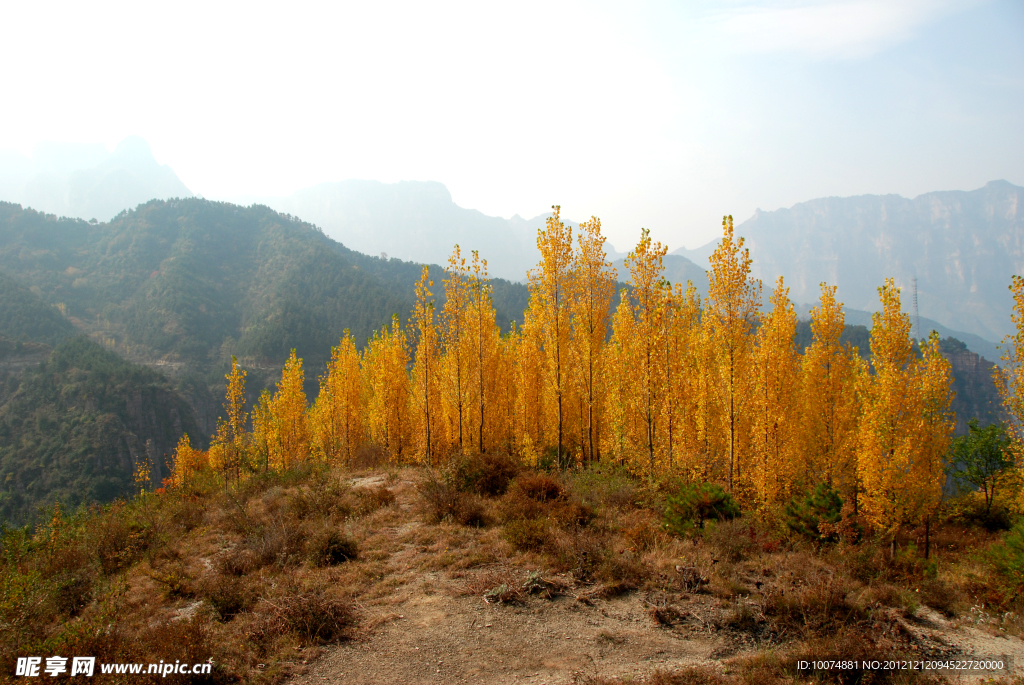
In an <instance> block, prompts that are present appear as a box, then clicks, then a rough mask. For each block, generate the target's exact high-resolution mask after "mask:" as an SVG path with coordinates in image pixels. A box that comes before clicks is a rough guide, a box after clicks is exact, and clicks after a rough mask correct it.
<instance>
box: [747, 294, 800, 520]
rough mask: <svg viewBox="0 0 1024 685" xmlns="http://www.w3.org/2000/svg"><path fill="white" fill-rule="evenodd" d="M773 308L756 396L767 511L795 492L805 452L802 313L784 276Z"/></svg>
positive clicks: (759, 498) (761, 490) (761, 338)
mask: <svg viewBox="0 0 1024 685" xmlns="http://www.w3.org/2000/svg"><path fill="white" fill-rule="evenodd" d="M771 301H772V310H771V311H770V312H769V313H768V315H767V316H766V317H765V319H764V321H763V322H762V323H761V327H760V328H759V329H758V330H757V334H756V344H755V348H754V355H753V357H754V358H753V367H754V368H753V373H752V376H753V383H752V385H753V392H752V397H751V400H750V409H751V438H750V452H751V460H750V461H751V463H750V473H751V476H752V481H753V489H754V500H755V502H756V503H757V506H758V507H759V508H760V509H761V510H762V511H770V510H773V509H776V508H778V507H779V506H780V505H782V504H784V503H785V502H786V501H787V500H789V499H790V498H791V497H792V496H793V494H794V488H795V486H796V484H797V482H798V473H799V471H800V462H801V460H802V457H803V455H802V450H801V447H802V446H801V444H800V439H799V438H800V413H799V410H798V408H799V404H798V397H799V395H798V393H799V369H800V361H799V358H798V356H797V352H796V346H795V345H794V344H793V339H794V338H795V336H796V312H794V311H793V303H792V302H790V301H789V288H786V287H785V286H784V285H783V282H782V277H781V276H780V277H779V280H778V281H777V282H776V284H775V290H774V292H773V294H772V299H771Z"/></svg>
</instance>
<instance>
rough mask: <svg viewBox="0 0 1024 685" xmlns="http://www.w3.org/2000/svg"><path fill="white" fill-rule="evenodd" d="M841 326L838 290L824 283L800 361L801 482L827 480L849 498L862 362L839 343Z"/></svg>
mask: <svg viewBox="0 0 1024 685" xmlns="http://www.w3.org/2000/svg"><path fill="white" fill-rule="evenodd" d="M844 325H845V314H844V313H843V304H842V303H841V302H836V287H835V286H829V285H826V284H825V283H822V284H821V301H820V304H819V305H818V306H816V307H814V308H813V309H811V333H812V334H813V336H814V340H813V342H812V343H811V345H810V346H809V347H808V348H807V349H806V350H805V351H804V357H803V361H802V365H803V382H802V384H801V389H800V391H801V393H802V399H803V405H804V406H803V424H804V430H803V433H804V443H803V444H804V450H805V455H806V457H807V463H806V468H807V473H806V476H805V479H806V480H808V481H809V482H825V483H827V484H828V485H830V486H833V487H835V488H836V489H837V490H838V491H839V492H840V493H842V494H843V496H844V497H847V498H849V497H852V496H855V493H856V488H857V464H856V459H855V458H854V457H855V455H856V441H857V425H858V423H859V420H860V404H859V402H858V397H857V392H856V388H857V378H858V374H859V373H860V358H859V357H858V356H857V349H856V348H853V347H850V346H849V345H846V346H842V345H840V342H839V337H840V336H841V335H842V333H843V327H844Z"/></svg>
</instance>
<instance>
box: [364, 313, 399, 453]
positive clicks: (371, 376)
mask: <svg viewBox="0 0 1024 685" xmlns="http://www.w3.org/2000/svg"><path fill="white" fill-rule="evenodd" d="M408 365H409V348H408V344H407V340H406V337H405V333H404V332H403V331H401V330H400V329H399V325H398V315H395V317H394V318H393V319H392V321H391V328H390V330H389V329H388V327H387V326H385V327H384V328H382V329H381V330H380V331H379V332H377V333H375V334H374V336H373V339H372V340H370V343H369V345H368V346H367V348H366V352H364V354H363V375H364V377H365V378H366V381H365V383H366V387H367V391H368V399H367V411H366V413H367V420H366V423H367V431H368V432H369V434H370V437H371V439H373V441H374V442H376V443H377V444H378V445H379V446H380V447H382V448H383V449H384V451H385V452H388V453H389V454H390V455H391V456H392V458H393V459H395V460H400V459H401V458H402V453H403V451H404V449H405V446H406V443H407V442H408V432H409V428H410V426H409V418H408V413H409V374H408V372H407V371H406V369H407V368H408Z"/></svg>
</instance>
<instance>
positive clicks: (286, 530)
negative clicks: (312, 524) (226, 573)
mask: <svg viewBox="0 0 1024 685" xmlns="http://www.w3.org/2000/svg"><path fill="white" fill-rule="evenodd" d="M305 538H306V530H305V529H304V528H303V527H302V526H301V525H300V524H298V523H297V522H295V521H293V520H292V519H290V518H285V517H275V518H273V519H271V521H269V522H268V523H267V524H266V525H260V526H259V527H258V528H256V530H255V531H253V533H252V534H251V535H249V536H248V537H246V539H245V543H244V545H245V547H246V548H248V550H249V551H251V552H252V555H251V557H249V559H250V560H251V563H254V564H255V565H254V566H253V568H261V567H263V566H268V565H270V564H276V565H278V566H281V567H284V566H294V565H296V564H298V563H299V562H300V561H301V560H302V551H303V547H304V545H305Z"/></svg>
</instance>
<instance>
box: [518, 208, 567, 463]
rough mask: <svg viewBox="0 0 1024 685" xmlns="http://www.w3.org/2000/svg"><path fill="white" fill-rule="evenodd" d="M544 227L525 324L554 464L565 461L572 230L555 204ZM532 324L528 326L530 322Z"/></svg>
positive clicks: (540, 238)
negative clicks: (534, 350)
mask: <svg viewBox="0 0 1024 685" xmlns="http://www.w3.org/2000/svg"><path fill="white" fill-rule="evenodd" d="M551 209H552V210H554V211H553V212H552V215H551V216H550V217H549V218H548V220H547V224H546V228H545V229H544V230H538V231H537V249H538V250H539V251H540V263H539V264H538V265H537V268H536V269H533V270H531V271H530V272H529V281H530V306H529V308H528V309H527V319H528V320H529V321H530V323H528V324H527V325H528V327H529V328H530V330H531V332H532V333H533V334H534V335H535V336H536V338H535V340H536V342H537V343H539V344H538V345H537V346H538V347H539V350H540V352H541V357H540V360H541V377H542V378H543V381H544V389H545V391H546V393H547V394H548V395H549V396H550V397H551V400H552V401H551V402H550V403H546V404H547V405H548V411H550V412H553V413H554V424H555V425H554V431H553V432H554V439H553V440H552V442H554V443H555V446H556V452H555V458H556V460H557V462H558V464H562V463H563V462H564V460H565V418H566V404H567V402H566V399H567V398H566V395H567V394H568V390H569V388H570V385H571V383H570V379H569V373H570V369H569V363H568V362H569V334H570V331H571V322H570V317H571V310H570V307H569V303H570V298H571V296H572V288H573V271H572V251H573V250H572V229H571V228H569V227H568V226H566V225H565V224H564V223H563V222H562V220H561V218H560V213H561V207H558V206H555V207H552V208H551ZM531 324H532V325H531Z"/></svg>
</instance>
